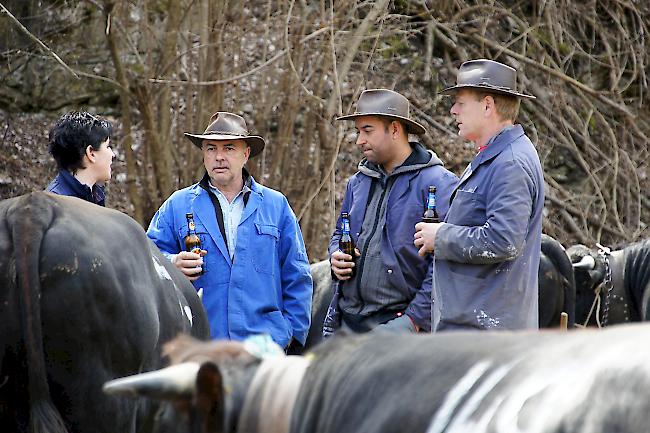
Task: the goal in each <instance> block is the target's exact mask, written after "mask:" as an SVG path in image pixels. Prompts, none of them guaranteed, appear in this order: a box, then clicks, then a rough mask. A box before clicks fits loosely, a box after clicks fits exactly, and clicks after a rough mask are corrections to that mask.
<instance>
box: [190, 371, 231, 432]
mask: <svg viewBox="0 0 650 433" xmlns="http://www.w3.org/2000/svg"><path fill="white" fill-rule="evenodd" d="M195 398H196V407H197V410H198V413H199V414H200V416H201V424H203V426H202V427H203V428H202V430H201V431H204V432H220V431H225V425H224V411H225V405H226V403H225V386H224V380H223V376H222V374H221V370H220V369H219V367H218V366H217V365H216V364H214V363H212V362H206V363H204V364H202V365H201V368H199V371H198V373H197V375H196V395H195Z"/></svg>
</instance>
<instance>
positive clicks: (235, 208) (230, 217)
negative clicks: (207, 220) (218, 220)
mask: <svg viewBox="0 0 650 433" xmlns="http://www.w3.org/2000/svg"><path fill="white" fill-rule="evenodd" d="M209 185H210V191H212V192H213V193H214V195H215V196H216V197H217V199H218V200H219V204H220V205H221V212H222V213H223V226H224V229H225V231H226V244H227V245H228V254H230V260H232V259H233V257H234V256H235V247H236V246H237V227H239V222H240V221H241V216H242V213H244V208H245V207H246V203H244V195H245V194H246V193H247V192H249V191H250V188H249V187H248V186H246V184H244V186H243V188H242V190H241V191H239V192H238V193H237V195H236V196H235V198H234V199H233V200H232V202H230V203H229V202H228V199H227V198H226V196H225V195H224V194H223V193H222V192H221V191H219V189H217V188H215V187H214V186H213V185H212V183H210V184H209Z"/></svg>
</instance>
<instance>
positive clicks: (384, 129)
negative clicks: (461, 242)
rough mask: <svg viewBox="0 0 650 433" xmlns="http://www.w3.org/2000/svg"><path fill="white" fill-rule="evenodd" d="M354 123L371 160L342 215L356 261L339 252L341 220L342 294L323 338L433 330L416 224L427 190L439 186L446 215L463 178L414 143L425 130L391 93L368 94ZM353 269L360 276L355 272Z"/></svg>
mask: <svg viewBox="0 0 650 433" xmlns="http://www.w3.org/2000/svg"><path fill="white" fill-rule="evenodd" d="M344 119H351V120H354V122H355V127H356V129H357V141H356V143H357V146H359V148H360V149H361V150H362V151H363V154H364V156H365V158H364V159H363V160H362V161H361V162H360V163H359V167H358V169H359V171H358V172H357V173H356V174H355V175H353V176H352V177H351V178H350V180H349V181H348V185H347V189H346V192H345V197H344V199H343V203H342V205H341V211H342V212H348V213H349V215H350V232H351V236H352V238H353V240H354V242H355V244H356V246H357V250H358V251H357V253H358V257H356V260H355V261H354V262H352V257H351V256H350V255H346V254H344V253H342V252H341V251H339V249H338V243H339V239H340V236H341V219H340V218H339V220H338V222H337V225H336V230H335V231H334V234H333V235H332V238H331V242H330V247H329V253H330V262H331V265H332V272H333V273H334V275H335V277H336V278H337V279H338V281H339V282H338V290H337V291H336V292H335V293H336V294H335V299H334V300H333V303H332V305H331V307H332V308H330V313H331V314H329V315H328V316H329V318H328V319H326V323H325V326H324V332H325V333H327V332H331V331H332V330H333V329H334V328H336V327H337V326H338V325H339V324H338V323H335V321H334V320H333V317H335V316H336V312H339V313H340V318H341V322H342V325H345V326H346V327H348V328H350V329H352V330H353V331H355V332H366V331H369V330H371V329H373V328H375V327H377V329H378V330H379V329H383V330H391V331H398V332H401V331H411V332H416V331H419V330H423V331H428V330H429V329H430V316H431V263H432V259H431V256H430V255H428V256H426V257H424V258H423V257H419V256H418V251H417V248H415V247H414V245H413V234H414V232H415V228H414V227H415V224H416V223H417V222H418V221H420V220H421V219H422V214H423V213H424V209H425V201H426V197H427V192H428V189H429V186H435V187H436V188H437V196H438V200H437V204H438V212H439V214H440V215H441V216H443V217H444V215H445V213H446V211H447V207H448V202H449V195H450V194H451V191H452V189H453V187H454V186H455V184H456V182H457V181H458V179H457V177H456V176H455V175H454V174H453V173H451V172H450V171H448V170H447V169H445V168H444V167H443V165H442V162H441V161H440V159H438V157H437V156H436V155H435V153H433V152H432V151H430V150H426V149H425V148H424V147H423V146H422V145H421V144H419V143H417V142H409V141H408V134H423V133H424V132H425V130H424V128H423V127H422V126H421V125H420V124H419V123H417V122H415V121H414V120H412V119H411V118H410V116H409V102H408V100H407V99H406V98H405V97H404V96H402V95H400V94H399V93H397V92H393V91H391V90H386V89H375V90H366V91H364V92H363V93H362V94H361V96H360V98H359V101H358V103H357V111H356V112H355V113H354V114H351V115H348V116H343V117H340V118H339V120H344ZM352 269H354V273H353V275H352V276H351V274H352Z"/></svg>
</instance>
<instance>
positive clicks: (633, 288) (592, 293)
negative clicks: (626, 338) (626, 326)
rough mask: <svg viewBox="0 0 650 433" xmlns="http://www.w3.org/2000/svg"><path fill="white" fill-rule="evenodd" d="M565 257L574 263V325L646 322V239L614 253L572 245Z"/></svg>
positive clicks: (649, 258) (649, 259)
mask: <svg viewBox="0 0 650 433" xmlns="http://www.w3.org/2000/svg"><path fill="white" fill-rule="evenodd" d="M567 253H568V254H569V256H570V258H571V261H572V262H573V263H574V270H575V283H576V322H577V323H581V324H584V323H585V322H586V324H587V325H601V326H607V325H614V324H618V323H625V322H638V321H645V320H650V239H648V240H644V241H641V242H637V243H635V244H632V245H630V246H627V247H625V248H623V249H620V250H616V251H609V250H608V249H601V250H600V252H598V251H596V250H592V249H589V248H587V247H585V246H584V245H575V246H573V247H571V248H569V249H568V250H567ZM590 312H591V314H590Z"/></svg>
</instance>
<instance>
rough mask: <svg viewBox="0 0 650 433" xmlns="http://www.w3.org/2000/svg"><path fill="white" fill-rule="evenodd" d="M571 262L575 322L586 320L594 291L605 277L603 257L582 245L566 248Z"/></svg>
mask: <svg viewBox="0 0 650 433" xmlns="http://www.w3.org/2000/svg"><path fill="white" fill-rule="evenodd" d="M567 254H568V255H569V258H570V259H571V263H573V271H574V276H575V283H576V322H578V323H581V322H583V321H584V320H586V318H587V316H588V315H589V310H590V309H591V305H592V302H593V300H594V295H595V293H594V291H595V290H596V288H597V287H598V285H599V284H600V283H601V282H602V281H603V280H604V278H605V259H604V258H603V256H602V255H601V254H598V252H596V251H594V250H591V249H589V248H587V247H586V246H584V245H574V246H572V247H570V248H569V249H568V250H567Z"/></svg>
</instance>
